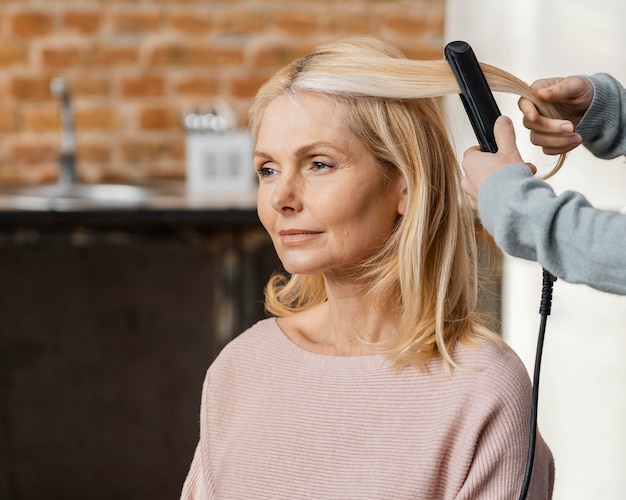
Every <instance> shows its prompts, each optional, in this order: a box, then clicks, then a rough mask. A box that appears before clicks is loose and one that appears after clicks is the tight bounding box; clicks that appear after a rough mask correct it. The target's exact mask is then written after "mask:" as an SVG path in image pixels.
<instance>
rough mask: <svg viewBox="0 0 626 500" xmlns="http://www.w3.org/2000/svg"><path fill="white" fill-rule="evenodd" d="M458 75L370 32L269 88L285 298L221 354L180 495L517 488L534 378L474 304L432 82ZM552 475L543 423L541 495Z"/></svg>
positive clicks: (286, 72)
mask: <svg viewBox="0 0 626 500" xmlns="http://www.w3.org/2000/svg"><path fill="white" fill-rule="evenodd" d="M490 78H491V76H490ZM507 85H508V86H509V87H510V88H516V87H515V86H516V85H517V83H515V84H507ZM502 87H503V88H504V87H507V86H506V85H503V86H502ZM453 92H458V88H457V87H456V85H455V83H454V78H453V76H452V74H451V72H450V71H449V70H448V69H447V67H446V63H445V62H444V61H436V62H420V61H410V60H408V59H405V58H403V57H402V55H401V54H400V53H399V52H398V51H396V50H395V49H394V48H392V47H390V46H388V45H385V44H383V43H381V42H379V41H376V40H374V39H371V38H366V37H357V38H352V39H346V40H341V41H337V42H333V43H329V44H326V45H323V46H320V47H318V48H317V49H316V50H314V51H313V52H312V53H311V54H310V55H309V56H307V57H305V58H303V59H299V60H297V61H294V62H293V63H292V64H290V65H288V66H287V67H286V68H284V69H283V70H281V71H280V72H279V73H277V74H276V75H275V76H274V77H273V78H271V79H270V80H269V81H268V82H267V83H266V84H265V86H264V87H263V88H262V89H261V90H260V91H259V93H258V95H257V98H256V100H255V103H254V105H253V108H252V110H251V127H252V133H253V135H254V138H255V141H256V148H255V152H254V165H255V168H256V170H257V172H258V176H259V191H258V213H259V217H260V219H261V222H262V223H263V225H264V227H265V228H266V230H267V231H268V233H269V234H270V236H271V238H272V241H273V243H274V245H275V248H276V251H277V253H278V256H279V257H280V259H281V262H282V263H283V266H284V268H285V270H286V271H287V272H288V273H289V274H288V275H287V276H276V277H274V278H273V279H272V280H271V281H270V282H269V284H268V286H267V290H266V307H267V310H268V311H269V312H270V313H272V314H273V316H274V317H272V318H270V319H266V320H263V321H260V322H259V323H257V324H256V325H254V326H253V327H252V328H250V329H249V330H247V331H246V332H244V333H243V334H241V335H240V336H238V337H237V338H236V339H235V340H234V341H232V342H231V343H230V344H229V345H228V346H227V347H226V348H225V349H224V350H223V351H222V353H221V354H220V355H219V357H218V358H217V359H216V361H215V362H214V363H213V365H212V366H211V367H210V368H209V370H208V372H207V377H206V380H205V384H204V388H203V396H202V408H201V423H200V425H201V427H200V441H199V444H198V447H197V450H196V453H195V455H194V458H193V463H192V465H191V469H190V471H189V474H188V477H187V480H186V482H185V485H184V487H183V492H182V498H185V499H187V498H217V499H274V500H275V499H316V500H318V499H344V500H345V499H359V500H363V499H377V500H380V499H385V498H387V499H393V500H399V499H409V498H410V499H415V498H419V499H427V500H432V499H440V498H445V499H452V498H455V499H477V498H481V499H482V498H490V499H511V498H517V496H518V495H519V490H520V487H521V484H522V479H523V474H524V468H525V462H526V453H527V443H528V429H529V419H530V392H531V387H530V382H529V379H528V376H527V373H526V370H525V368H524V366H523V365H522V363H521V362H520V360H519V359H518V358H517V356H516V355H515V354H514V353H513V352H512V351H511V350H510V349H509V348H508V347H507V346H506V345H505V344H504V343H503V342H502V341H500V340H499V339H498V337H497V336H495V335H494V334H492V333H491V332H489V331H488V330H487V329H486V328H485V327H484V326H483V325H482V324H481V323H480V320H479V319H478V315H477V314H476V312H475V298H476V297H475V295H476V288H477V285H476V273H475V261H474V257H475V256H474V249H475V243H474V231H473V229H474V228H473V218H472V213H471V209H470V208H469V207H468V206H467V201H466V200H465V199H464V197H463V196H462V194H461V188H460V173H459V167H458V164H457V162H456V159H455V156H454V152H453V150H452V148H451V145H450V142H449V138H448V135H447V131H446V128H445V126H444V123H443V114H442V111H441V108H440V103H439V101H438V100H437V99H435V98H434V97H433V96H436V95H441V94H447V93H453ZM552 483H553V462H552V456H551V454H550V451H549V449H548V447H547V446H546V444H545V443H544V441H543V440H542V439H541V437H540V436H539V438H538V443H537V448H536V456H535V467H534V472H533V480H532V485H531V490H530V496H529V498H533V499H543V498H549V497H550V496H551V492H552Z"/></svg>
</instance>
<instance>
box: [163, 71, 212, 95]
mask: <svg viewBox="0 0 626 500" xmlns="http://www.w3.org/2000/svg"><path fill="white" fill-rule="evenodd" d="M174 90H175V92H176V94H177V95H185V96H188V95H194V96H207V97H209V96H215V95H217V93H218V90H219V82H218V80H217V78H215V77H210V76H208V77H201V76H189V77H186V78H181V79H180V80H178V81H177V82H176V83H175V84H174Z"/></svg>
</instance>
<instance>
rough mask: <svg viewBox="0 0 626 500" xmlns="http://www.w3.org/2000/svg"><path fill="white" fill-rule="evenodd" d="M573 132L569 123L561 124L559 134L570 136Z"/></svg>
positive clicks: (572, 127)
mask: <svg viewBox="0 0 626 500" xmlns="http://www.w3.org/2000/svg"><path fill="white" fill-rule="evenodd" d="M573 131H574V125H572V124H571V123H570V122H565V123H561V132H565V133H566V134H571V133H572V132H573Z"/></svg>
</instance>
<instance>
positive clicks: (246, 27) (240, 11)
mask: <svg viewBox="0 0 626 500" xmlns="http://www.w3.org/2000/svg"><path fill="white" fill-rule="evenodd" d="M215 19H216V21H215V30H216V31H217V32H222V33H248V34H249V33H259V32H262V31H264V30H266V29H267V25H268V24H269V21H270V12H269V11H268V10H267V9H264V10H260V9H259V8H258V7H254V8H252V9H251V8H249V6H247V8H244V7H238V8H236V9H231V10H227V11H225V12H222V13H220V14H218V15H217V16H216V18H215Z"/></svg>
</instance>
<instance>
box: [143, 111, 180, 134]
mask: <svg viewBox="0 0 626 500" xmlns="http://www.w3.org/2000/svg"><path fill="white" fill-rule="evenodd" d="M179 127H180V116H179V113H178V112H177V111H175V110H174V109H172V108H169V107H166V106H154V107H145V108H144V109H142V110H141V111H140V113H139V128H141V129H147V130H172V129H177V128H179Z"/></svg>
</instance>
